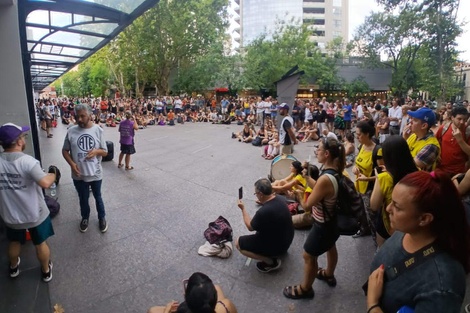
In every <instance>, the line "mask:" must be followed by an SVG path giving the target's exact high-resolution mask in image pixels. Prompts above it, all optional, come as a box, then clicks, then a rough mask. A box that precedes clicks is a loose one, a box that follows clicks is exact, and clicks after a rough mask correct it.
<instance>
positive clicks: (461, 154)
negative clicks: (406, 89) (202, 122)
mask: <svg viewBox="0 0 470 313" xmlns="http://www.w3.org/2000/svg"><path fill="white" fill-rule="evenodd" d="M76 102H77V103H75V102H74V101H73V100H65V99H64V100H59V101H55V100H52V101H49V100H47V101H40V102H39V103H38V113H39V118H40V120H41V123H43V121H44V124H41V126H44V129H45V130H46V132H47V137H48V138H50V136H51V135H52V134H51V133H50V128H51V126H52V125H53V124H52V122H48V120H50V121H54V120H56V119H57V118H58V117H59V116H60V118H61V119H62V122H63V123H65V124H67V123H68V124H70V123H71V124H72V125H73V126H71V127H69V129H68V131H67V136H66V138H65V140H64V144H63V150H62V154H63V157H64V158H65V160H66V161H67V163H68V164H69V165H70V167H71V170H72V179H73V182H74V185H75V188H76V190H77V193H78V195H79V200H80V209H81V217H82V219H81V222H80V226H79V229H80V231H81V232H85V231H86V230H87V229H88V222H89V216H90V207H89V204H88V198H89V194H90V190H91V191H92V193H93V196H94V198H95V201H96V208H97V213H98V227H99V229H100V231H101V232H103V233H104V232H106V230H107V228H108V224H107V222H106V219H105V215H106V214H105V209H104V204H103V200H102V197H101V181H102V168H101V159H102V158H103V157H105V156H106V155H107V152H108V151H107V147H106V144H105V140H104V137H103V129H102V128H101V127H99V126H98V125H99V124H100V122H101V116H103V114H105V116H106V120H107V119H110V118H111V119H112V122H113V123H117V122H119V127H120V131H121V155H120V157H119V164H118V167H120V168H121V167H123V164H122V160H123V158H124V157H125V166H126V169H128V170H129V169H132V167H131V166H130V164H129V162H130V161H129V159H128V156H129V158H130V155H131V154H133V153H134V152H135V149H134V147H133V136H134V131H136V130H137V129H138V128H139V127H146V126H147V125H149V123H147V124H145V125H144V124H143V121H144V120H154V121H155V119H156V118H158V117H160V116H164V117H165V124H168V125H171V124H172V123H171V121H174V119H175V118H176V119H177V118H178V117H181V118H182V119H184V121H188V119H187V118H188V117H189V116H191V114H192V113H194V114H199V112H200V111H201V110H202V111H205V110H209V112H213V113H214V115H213V116H212V117H208V120H207V121H208V122H212V123H219V122H221V121H222V122H227V121H228V122H229V123H230V122H232V120H231V118H230V117H231V114H232V112H233V117H234V119H233V121H237V122H240V123H241V124H243V129H242V130H241V131H240V132H239V133H233V134H232V137H233V138H235V139H238V141H240V142H245V143H254V142H255V141H258V142H259V144H258V145H259V146H263V145H264V147H263V148H262V149H263V153H262V156H263V157H264V158H266V159H273V158H274V157H275V156H276V155H278V154H284V155H288V154H292V153H293V147H294V145H296V144H301V142H306V141H310V140H313V141H316V142H317V143H318V144H317V145H315V150H314V153H315V156H316V159H317V162H318V163H319V164H320V165H321V168H320V169H319V168H318V167H315V166H313V165H312V164H310V163H309V162H304V163H301V162H298V161H293V162H292V166H291V173H290V174H289V176H288V177H286V178H284V179H281V180H277V181H274V180H273V179H272V177H268V179H266V178H262V179H259V180H257V181H256V182H255V183H254V194H255V196H256V199H257V203H258V205H259V206H260V207H259V209H258V210H257V212H256V213H255V215H254V216H253V217H252V216H250V214H249V213H248V212H247V210H246V208H245V204H244V203H243V201H242V200H241V199H239V200H238V207H239V208H240V210H241V213H242V219H243V222H244V224H245V226H246V228H247V229H248V230H249V231H252V232H254V233H253V234H251V235H246V236H241V237H239V238H237V239H236V241H235V246H236V248H237V249H238V250H239V252H240V253H241V254H242V255H244V256H247V257H250V258H252V259H255V260H257V261H258V262H257V263H256V268H257V270H259V271H260V272H263V273H269V272H273V271H276V270H278V269H279V268H280V267H281V263H282V261H281V260H282V255H283V254H285V253H286V252H287V251H288V250H289V248H290V245H291V243H292V241H293V239H294V236H295V229H296V228H301V227H310V232H309V234H308V236H307V239H306V241H305V243H304V246H303V252H302V258H303V260H304V267H303V273H302V278H301V281H300V283H298V284H293V285H291V286H287V287H285V288H284V289H283V294H284V296H285V297H287V298H289V299H313V298H314V297H315V292H314V289H313V285H314V282H315V280H316V279H318V280H321V281H324V282H325V283H326V284H327V285H328V286H330V287H335V286H336V285H337V284H338V282H337V278H336V276H335V269H336V264H337V262H338V259H339V257H340V253H341V251H338V249H337V247H336V241H337V240H338V238H339V236H340V234H339V230H338V227H337V220H336V213H337V211H336V209H337V200H338V195H339V192H340V191H339V189H340V187H339V182H338V180H337V177H342V176H343V175H344V176H347V175H348V174H347V173H346V171H345V169H346V167H347V166H352V175H353V177H351V178H352V179H353V180H354V182H355V187H356V190H357V191H358V192H359V193H360V194H361V196H362V199H363V201H364V204H365V212H364V216H365V218H364V220H363V221H361V228H360V230H359V232H358V233H357V234H356V235H355V236H354V237H358V236H367V235H369V234H371V235H372V238H373V240H374V242H375V243H376V245H377V251H376V254H375V255H374V256H373V258H372V259H371V273H370V276H369V279H368V283H367V284H366V285H365V290H366V293H367V297H366V304H367V312H368V313H379V312H397V311H398V310H400V309H402V308H404V307H410V308H411V309H413V310H414V311H415V312H460V309H461V306H462V303H463V299H464V296H465V288H466V280H465V276H466V274H467V273H468V272H469V271H470V237H469V234H470V233H469V223H468V221H469V220H470V206H469V205H468V204H467V203H469V202H470V201H467V202H466V201H465V196H470V178H469V177H470V171H469V170H468V168H469V163H468V160H469V157H470V131H469V128H470V126H469V125H470V123H469V115H470V114H469V108H468V102H464V104H463V105H461V106H460V105H452V104H451V103H447V104H446V105H445V106H444V107H443V108H442V109H440V110H439V111H437V112H436V111H434V110H433V109H432V108H429V107H427V106H426V104H425V102H423V101H411V100H410V101H405V102H404V103H401V102H400V100H399V99H393V100H391V101H388V100H382V101H381V100H375V101H365V100H359V101H357V102H355V103H352V102H351V101H349V100H348V99H343V100H337V101H335V102H327V101H326V99H321V100H320V99H317V100H299V99H298V100H296V101H295V103H294V104H293V105H292V106H289V105H288V104H285V103H282V104H278V103H277V102H276V101H275V100H274V99H271V98H269V97H268V98H266V99H261V98H255V97H251V98H247V99H238V100H235V99H228V98H223V99H222V101H221V103H220V107H218V105H219V104H218V103H217V101H215V99H212V100H211V101H209V102H208V103H207V104H208V105H209V107H208V108H206V107H205V105H206V102H205V101H202V100H201V101H200V102H197V101H196V99H194V100H193V99H191V98H190V99H186V98H183V99H180V98H179V97H174V98H171V101H168V98H166V97H163V98H156V99H153V100H147V101H146V100H143V101H135V102H134V100H132V101H125V100H123V101H119V100H118V101H114V100H110V101H107V100H105V99H103V100H101V101H98V100H85V101H76ZM88 102H89V103H88ZM168 102H171V104H170V106H168ZM222 102H223V104H222ZM52 107H53V108H52ZM121 108H122V109H121ZM113 114H114V115H113ZM210 114H212V113H209V115H210ZM219 115H220V116H221V117H222V119H221V118H219ZM118 116H119V118H120V120H119V121H118V120H117V119H116V118H117V117H118ZM216 116H217V118H216ZM227 117H228V119H227ZM139 120H140V122H139ZM110 122H111V121H110ZM177 122H178V121H177ZM157 124H158V123H157ZM173 124H174V123H173ZM106 125H108V122H107V121H106ZM108 126H112V125H108ZM256 127H259V129H258V130H256ZM28 130H29V129H28V128H27V127H20V126H17V125H14V124H5V125H3V126H2V127H1V128H0V144H1V145H2V147H3V150H4V152H2V153H1V154H0V170H1V173H2V176H5V175H7V174H8V175H10V176H11V175H18V177H27V179H25V181H24V182H22V183H21V184H22V185H23V184H24V186H25V187H24V188H23V187H22V188H16V187H17V186H16V185H18V182H17V181H13V180H11V179H5V180H3V181H2V184H3V185H2V188H1V189H0V201H1V204H2V205H1V210H0V213H1V216H2V219H3V220H4V222H5V224H6V226H7V238H8V239H9V240H10V246H9V258H10V276H11V277H17V276H18V274H19V264H20V258H19V253H20V245H21V243H24V236H25V233H26V229H29V230H30V233H31V235H32V239H33V243H34V244H35V245H36V249H37V251H38V259H39V261H40V262H41V265H42V275H43V280H44V281H45V282H48V281H50V280H51V278H52V262H51V260H50V258H49V248H48V247H47V244H46V239H47V238H48V237H50V236H52V235H53V229H52V224H51V223H50V219H49V217H48V215H47V214H45V213H44V203H43V202H44V197H43V195H42V192H40V189H41V187H42V188H47V187H49V186H50V185H51V184H52V183H53V182H54V179H55V176H54V175H53V174H45V173H43V172H42V170H41V169H40V167H39V163H38V162H37V161H35V160H34V159H33V158H31V157H28V156H26V155H25V154H24V153H23V152H22V151H23V150H24V147H25V140H24V136H25V135H26V133H27V131H28ZM79 138H80V139H79ZM83 138H85V139H83ZM258 138H259V139H258ZM356 151H357V153H356ZM351 156H352V157H351ZM17 160H24V161H22V162H17ZM3 173H7V174H5V175H4V174H3ZM11 177H14V176H11ZM19 189H21V193H20V192H16V191H17V190H19ZM14 191H15V192H14ZM32 194H34V195H35V196H34V201H35V202H34V203H36V204H37V205H36V206H37V207H38V208H39V209H35V208H31V207H30V206H28V205H24V208H23V207H21V208H18V207H17V206H16V204H18V203H23V204H25V203H26V201H30V200H31V195H32ZM462 197H464V198H462ZM13 198H14V199H13ZM462 199H464V200H463V201H462ZM290 203H298V207H300V208H301V211H302V212H303V213H302V214H298V215H292V210H290V208H289V205H290ZM17 210H19V211H18V212H21V214H20V213H18V212H17ZM323 254H326V266H324V267H319V264H318V257H319V256H321V255H323ZM149 312H193V313H197V312H217V313H218V312H224V313H226V312H236V308H235V305H234V304H233V303H232V302H231V301H230V300H228V299H227V298H225V296H224V295H223V292H222V291H221V289H220V288H219V287H217V286H215V285H214V284H213V283H212V281H211V280H210V278H209V277H207V276H206V275H204V274H202V273H195V274H193V275H192V276H191V277H190V278H189V280H188V282H187V286H186V287H185V302H184V303H182V304H178V303H174V302H170V303H169V304H168V305H167V306H164V307H153V308H151V309H149Z"/></svg>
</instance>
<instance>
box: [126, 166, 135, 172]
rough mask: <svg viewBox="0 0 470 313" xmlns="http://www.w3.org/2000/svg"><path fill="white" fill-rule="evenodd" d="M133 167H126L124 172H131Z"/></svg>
mask: <svg viewBox="0 0 470 313" xmlns="http://www.w3.org/2000/svg"><path fill="white" fill-rule="evenodd" d="M133 169H134V167H133V166H126V171H130V170H133Z"/></svg>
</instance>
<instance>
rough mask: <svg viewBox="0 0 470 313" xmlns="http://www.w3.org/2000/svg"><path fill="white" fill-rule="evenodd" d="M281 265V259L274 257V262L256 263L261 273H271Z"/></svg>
mask: <svg viewBox="0 0 470 313" xmlns="http://www.w3.org/2000/svg"><path fill="white" fill-rule="evenodd" d="M280 267H281V260H280V259H275V258H273V264H267V263H265V262H258V263H256V269H257V270H258V271H260V272H261V273H269V272H271V271H275V270H278V269H279V268H280Z"/></svg>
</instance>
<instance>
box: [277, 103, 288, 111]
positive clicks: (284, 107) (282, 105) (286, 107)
mask: <svg viewBox="0 0 470 313" xmlns="http://www.w3.org/2000/svg"><path fill="white" fill-rule="evenodd" d="M279 109H286V110H289V105H288V104H287V103H281V105H280V106H279Z"/></svg>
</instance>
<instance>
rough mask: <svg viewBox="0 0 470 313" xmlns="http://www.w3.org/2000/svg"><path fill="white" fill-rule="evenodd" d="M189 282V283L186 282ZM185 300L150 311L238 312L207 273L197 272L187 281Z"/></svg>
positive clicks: (153, 312) (153, 308) (186, 312)
mask: <svg viewBox="0 0 470 313" xmlns="http://www.w3.org/2000/svg"><path fill="white" fill-rule="evenodd" d="M186 282H187V284H186ZM184 287H185V294H184V300H185V301H184V302H183V303H181V304H179V305H178V303H177V302H175V301H172V302H170V303H168V304H167V305H166V306H165V307H161V306H160V307H158V306H156V307H152V308H150V309H149V310H148V313H174V312H177V313H237V309H236V308H235V305H234V304H233V303H232V301H230V300H229V299H227V298H226V297H225V295H224V293H223V292H222V289H221V288H220V287H219V286H218V285H214V283H213V282H212V280H211V279H210V278H209V277H208V276H207V275H205V274H203V273H199V272H196V273H194V274H192V275H191V277H189V279H188V280H187V281H185V285H184Z"/></svg>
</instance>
